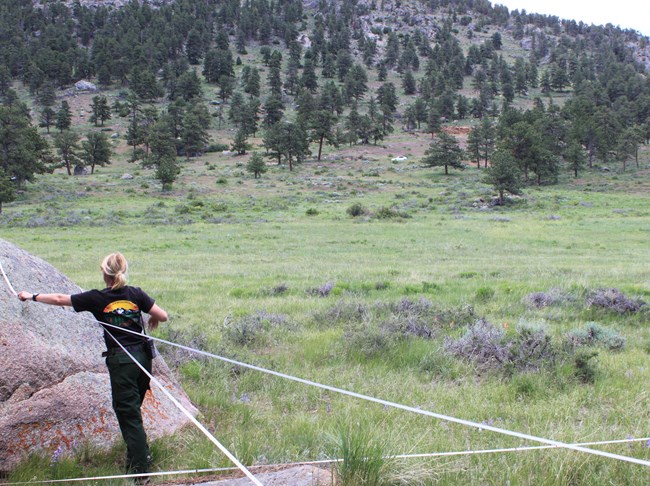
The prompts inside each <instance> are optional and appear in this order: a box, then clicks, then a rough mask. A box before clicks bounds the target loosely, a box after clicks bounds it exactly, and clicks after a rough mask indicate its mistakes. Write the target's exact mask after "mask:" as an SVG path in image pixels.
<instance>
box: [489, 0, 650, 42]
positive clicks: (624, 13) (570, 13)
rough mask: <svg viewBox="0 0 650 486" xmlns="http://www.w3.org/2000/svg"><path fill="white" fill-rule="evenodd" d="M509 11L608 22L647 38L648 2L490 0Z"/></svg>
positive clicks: (649, 14) (648, 28) (649, 12)
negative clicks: (523, 11)
mask: <svg viewBox="0 0 650 486" xmlns="http://www.w3.org/2000/svg"><path fill="white" fill-rule="evenodd" d="M496 4H501V5H505V6H506V7H508V10H510V11H512V10H515V9H518V10H519V11H521V10H523V9H525V10H526V12H528V13H540V14H546V15H557V16H558V17H560V18H561V19H574V20H576V21H577V22H579V21H580V20H582V21H583V22H584V23H586V24H595V25H605V24H607V23H610V24H612V25H617V26H619V27H621V28H622V29H634V30H638V31H639V32H641V33H642V34H643V35H647V36H650V1H649V0H591V1H590V0H492V5H496Z"/></svg>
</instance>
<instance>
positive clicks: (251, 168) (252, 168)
mask: <svg viewBox="0 0 650 486" xmlns="http://www.w3.org/2000/svg"><path fill="white" fill-rule="evenodd" d="M246 170H247V171H248V172H250V173H251V174H253V176H254V177H255V179H259V178H260V176H261V175H262V174H264V173H265V172H266V171H267V170H268V169H267V167H266V164H265V163H264V159H263V158H262V156H261V155H260V154H259V153H257V152H253V153H252V155H251V157H250V159H248V163H247V164H246Z"/></svg>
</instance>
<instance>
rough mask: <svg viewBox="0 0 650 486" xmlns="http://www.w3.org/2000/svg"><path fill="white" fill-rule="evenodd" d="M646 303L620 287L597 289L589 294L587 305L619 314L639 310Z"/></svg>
mask: <svg viewBox="0 0 650 486" xmlns="http://www.w3.org/2000/svg"><path fill="white" fill-rule="evenodd" d="M644 305H645V302H643V301H642V300H639V299H637V300H633V299H630V298H628V297H626V296H625V295H624V294H623V293H622V292H620V291H619V290H618V289H597V290H593V291H592V292H590V293H589V295H588V296H587V307H598V308H601V309H605V310H611V311H614V312H618V313H619V314H627V313H634V312H638V311H639V310H640V309H641V308H642V307H643V306H644Z"/></svg>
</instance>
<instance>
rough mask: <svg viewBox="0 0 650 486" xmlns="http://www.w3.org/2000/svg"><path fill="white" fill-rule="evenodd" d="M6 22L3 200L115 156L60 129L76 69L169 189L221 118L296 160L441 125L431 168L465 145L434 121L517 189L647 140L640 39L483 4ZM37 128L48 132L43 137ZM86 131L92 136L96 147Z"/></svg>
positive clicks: (349, 5)
mask: <svg viewBox="0 0 650 486" xmlns="http://www.w3.org/2000/svg"><path fill="white" fill-rule="evenodd" d="M0 22H1V24H0V41H1V42H2V46H3V49H2V50H0V62H1V65H0V94H1V96H2V107H1V109H2V113H1V118H2V127H1V130H2V137H1V138H2V141H3V142H2V143H3V148H2V154H1V157H2V158H1V161H0V162H1V170H2V190H1V194H0V195H1V196H2V197H1V198H0V201H5V202H6V201H10V200H11V199H12V198H13V195H14V194H15V190H16V189H17V188H19V187H20V186H21V185H22V184H23V183H24V181H28V180H30V179H31V178H32V176H33V174H34V173H38V172H42V171H46V170H51V169H52V168H54V167H56V166H60V164H61V163H64V164H65V165H66V166H67V168H68V171H69V172H70V170H71V167H70V164H71V162H73V165H74V164H76V165H90V166H92V167H93V168H94V166H95V165H96V164H99V165H102V164H103V163H107V162H108V159H107V156H106V155H103V156H102V155H101V154H100V155H99V157H97V156H96V155H94V154H93V153H90V155H89V154H88V150H90V149H88V150H86V152H87V153H86V154H85V156H84V154H81V155H79V154H77V153H76V152H75V151H74V150H73V149H81V147H79V146H78V145H77V144H78V142H79V140H78V139H79V138H80V137H78V136H72V137H70V136H69V137H67V138H66V137H65V136H64V135H65V133H66V131H67V130H68V128H70V125H71V114H70V112H69V111H70V110H69V105H68V104H67V102H66V100H65V99H62V100H61V101H59V100H58V99H57V93H61V90H64V89H66V88H69V87H70V86H71V85H72V84H73V83H74V82H76V81H79V80H81V79H85V80H92V81H94V82H96V84H97V85H98V86H99V88H100V89H102V90H108V89H118V90H120V91H119V92H120V93H121V94H120V97H119V98H118V99H117V100H116V101H115V102H114V103H113V105H112V106H109V104H108V103H107V99H106V97H105V96H97V97H95V98H93V104H92V107H91V108H90V109H91V111H92V120H93V121H94V122H95V125H96V126H100V125H102V126H103V124H104V122H105V121H106V120H108V119H110V117H111V116H113V117H117V116H120V117H125V118H126V119H128V120H129V129H128V134H127V143H128V145H129V146H131V147H132V160H141V161H142V162H143V163H144V164H145V166H149V167H155V168H156V169H157V174H158V177H159V178H160V179H161V180H162V181H163V182H164V183H165V186H166V187H171V183H173V181H174V179H175V177H176V175H177V174H178V171H179V162H178V161H177V159H176V157H177V156H180V155H187V156H194V155H198V154H200V153H202V152H203V151H204V150H206V149H207V148H208V133H207V130H208V129H210V128H211V127H215V126H217V125H218V126H219V127H221V126H222V125H223V124H230V125H231V126H234V127H236V128H237V133H236V136H235V139H234V144H233V149H234V150H235V151H236V152H238V153H242V154H243V153H245V152H246V150H247V148H248V147H249V145H248V144H247V140H248V138H249V137H251V136H253V135H256V134H257V133H258V132H260V133H262V134H263V137H264V147H265V148H266V151H267V153H266V155H268V156H269V157H270V158H271V159H274V160H277V162H279V163H281V164H284V163H286V164H288V166H289V168H293V165H294V164H295V163H300V162H301V161H302V160H304V159H305V158H309V157H312V156H315V157H317V158H320V156H321V151H322V147H323V144H331V145H334V146H339V145H343V144H349V145H354V144H376V143H379V142H380V141H382V140H384V139H386V137H389V136H390V135H391V133H393V132H394V131H395V130H407V131H411V130H420V131H423V130H424V131H429V132H431V134H432V137H433V136H434V135H435V134H440V136H439V137H437V138H435V139H434V141H433V143H432V147H431V149H430V151H429V153H428V155H427V158H425V159H424V162H425V163H426V164H429V165H433V166H435V165H445V166H448V165H452V166H453V165H454V164H457V163H458V161H457V159H459V152H458V150H457V149H458V147H457V141H456V140H455V139H453V137H449V136H446V135H445V134H444V132H441V131H440V130H441V126H442V125H443V124H444V123H448V122H451V121H466V122H467V123H466V124H467V125H469V126H472V127H474V128H473V129H472V131H471V133H470V136H469V139H468V140H467V146H466V148H467V152H466V153H465V154H464V155H465V158H466V159H467V160H471V161H473V162H475V163H477V164H480V163H481V161H482V160H484V161H485V162H486V163H487V161H489V160H490V159H491V158H492V154H493V152H494V151H497V152H498V153H499V156H498V157H496V158H495V160H494V161H493V166H495V167H496V168H501V169H503V170H501V171H500V172H501V175H498V174H497V173H498V172H499V171H497V170H495V171H494V172H495V174H494V177H496V178H497V179H498V180H501V181H502V182H501V185H502V186H503V189H505V190H510V189H511V190H512V191H513V192H516V190H517V186H518V185H519V184H520V183H523V184H529V183H536V184H549V183H553V182H554V181H556V179H557V176H558V172H559V171H560V168H561V166H562V164H565V165H567V166H568V167H569V168H570V169H571V170H573V171H574V172H575V174H576V175H577V174H578V171H579V170H581V169H582V167H584V166H585V164H588V165H589V166H590V167H591V166H592V165H593V164H594V163H600V164H604V165H608V164H611V163H614V162H617V163H620V164H621V165H622V167H623V168H625V166H626V163H627V162H628V161H630V160H632V161H635V160H636V163H637V164H638V159H637V153H638V147H639V144H641V143H647V142H648V141H649V139H650V80H649V79H648V77H647V74H646V71H645V68H644V65H643V62H646V63H647V57H644V56H647V53H648V39H647V38H645V37H642V36H640V35H639V34H637V33H635V32H633V31H629V30H628V31H623V30H620V29H618V28H614V27H612V26H611V25H608V26H604V27H603V26H590V25H585V24H583V23H576V22H575V21H565V20H560V19H559V18H557V17H553V16H544V15H537V14H528V13H526V12H519V11H513V12H509V11H508V9H507V8H505V7H503V6H500V5H496V6H493V5H491V4H490V2H487V1H471V0H468V1H436V0H432V1H429V2H415V1H411V2H401V1H394V2H393V1H381V2H376V1H372V2H367V1H347V0H346V1H340V2H337V1H330V2H328V1H325V0H322V1H318V2H312V3H303V2H301V1H298V0H279V1H267V0H250V1H246V2H243V3H241V2H239V1H236V0H224V1H208V2H205V1H195V0H180V1H175V2H167V3H164V4H162V5H157V4H149V3H139V2H129V3H126V4H124V5H123V6H121V7H115V6H113V5H110V6H106V5H105V4H104V2H93V3H91V4H86V3H84V4H83V5H82V4H81V3H79V2H73V3H71V4H66V3H63V2H48V3H44V4H34V3H32V2H31V1H26V0H22V1H19V2H5V4H4V5H3V7H2V11H1V12H0ZM249 51H250V53H255V54H256V55H255V56H254V57H253V58H252V60H251V56H250V54H249ZM242 59H244V60H242ZM23 87H24V88H25V89H23ZM23 91H27V92H28V94H29V98H28V99H25V98H24V96H22V95H21V96H19V95H18V94H17V92H18V93H21V92H23ZM209 93H214V94H209ZM25 101H26V102H27V105H25V103H24V102H25ZM208 102H210V103H211V105H210V104H208ZM208 107H212V108H213V110H212V112H210V110H209V109H208ZM214 107H216V108H214ZM210 115H212V116H210ZM34 125H40V127H42V128H45V129H46V131H47V133H50V130H51V128H54V131H55V132H59V133H58V136H57V137H52V138H51V141H50V143H49V144H48V142H47V137H46V138H44V136H43V130H40V131H37V130H36V129H35V128H34ZM9 133H20V134H21V136H20V137H12V136H7V134H9ZM95 138H97V140H88V141H86V142H84V143H86V144H91V145H92V146H96V145H97V144H99V145H100V146H101V144H102V143H105V142H106V140H101V136H100V135H96V137H95ZM310 143H313V144H315V145H313V146H312V148H314V147H315V149H314V152H313V154H312V151H311V149H310ZM48 145H52V146H54V147H57V148H58V156H57V157H54V156H53V151H52V150H50V149H48ZM16 154H18V155H17V156H16ZM66 154H68V155H66ZM73 155H74V157H73ZM77 155H79V156H77ZM54 159H57V161H56V162H54ZM62 160H63V162H61V161H62ZM497 166H498V167H497ZM513 171H514V172H513ZM508 174H510V176H509V177H506V176H508ZM507 180H510V181H511V182H504V181H507ZM496 184H497V185H498V184H499V182H498V181H497V182H496Z"/></svg>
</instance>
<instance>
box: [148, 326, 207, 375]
mask: <svg viewBox="0 0 650 486" xmlns="http://www.w3.org/2000/svg"><path fill="white" fill-rule="evenodd" d="M165 339H166V340H167V341H170V342H172V343H176V344H180V345H182V346H185V347H188V348H193V349H199V350H202V351H205V350H206V349H207V348H208V339H207V337H206V336H205V335H204V334H196V333H192V334H190V333H188V332H186V331H180V330H177V329H169V328H168V329H167V333H166V335H165ZM156 348H157V349H158V350H159V351H160V353H161V354H162V355H163V356H164V357H165V361H166V362H167V364H168V365H169V366H171V367H172V368H174V369H178V368H179V367H181V366H182V365H184V364H185V363H188V362H190V361H206V360H208V359H209V358H208V357H206V356H203V355H201V354H197V353H193V352H192V351H188V350H186V349H183V348H178V347H176V346H171V345H169V344H165V343H156Z"/></svg>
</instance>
